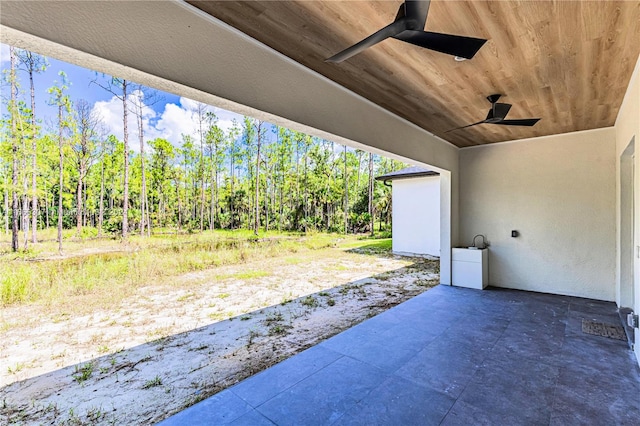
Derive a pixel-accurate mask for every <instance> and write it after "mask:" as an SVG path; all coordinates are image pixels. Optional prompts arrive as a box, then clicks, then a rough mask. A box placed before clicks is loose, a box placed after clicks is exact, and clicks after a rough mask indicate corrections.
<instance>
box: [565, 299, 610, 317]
mask: <svg viewBox="0 0 640 426" xmlns="http://www.w3.org/2000/svg"><path fill="white" fill-rule="evenodd" d="M569 311H571V312H580V313H583V314H600V315H606V314H609V315H616V314H617V313H618V307H617V306H616V304H615V303H613V302H605V301H602V300H593V299H581V298H577V297H573V298H570V299H569Z"/></svg>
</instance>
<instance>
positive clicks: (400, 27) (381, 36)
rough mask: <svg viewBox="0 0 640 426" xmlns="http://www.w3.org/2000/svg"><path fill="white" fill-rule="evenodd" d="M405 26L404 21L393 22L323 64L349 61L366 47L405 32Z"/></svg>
mask: <svg viewBox="0 0 640 426" xmlns="http://www.w3.org/2000/svg"><path fill="white" fill-rule="evenodd" d="M405 25H406V23H405V21H404V20H399V21H395V22H393V23H391V24H389V25H387V26H386V27H384V28H383V29H381V30H379V31H376V32H375V33H373V34H371V35H370V36H369V37H367V38H365V39H364V40H362V41H360V42H358V43H356V44H354V45H353V46H351V47H348V48H346V49H345V50H343V51H342V52H339V53H336V54H335V55H333V56H332V57H330V58H329V59H325V62H334V63H338V62H342V61H344V60H346V59H349V58H350V57H352V56H354V55H357V54H358V53H360V52H362V51H363V50H364V49H366V48H367V47H371V46H373V45H374V44H377V43H380V42H381V41H383V40H385V39H387V38H389V37H393V36H395V35H397V34H399V33H401V32H402V31H404V30H405Z"/></svg>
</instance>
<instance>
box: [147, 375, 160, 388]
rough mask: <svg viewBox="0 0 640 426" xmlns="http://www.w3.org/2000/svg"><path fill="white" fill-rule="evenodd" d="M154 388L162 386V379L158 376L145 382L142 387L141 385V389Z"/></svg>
mask: <svg viewBox="0 0 640 426" xmlns="http://www.w3.org/2000/svg"><path fill="white" fill-rule="evenodd" d="M156 386H162V379H161V378H160V376H158V375H156V377H154V378H153V379H150V380H147V381H146V382H145V383H144V385H142V389H150V388H154V387H156Z"/></svg>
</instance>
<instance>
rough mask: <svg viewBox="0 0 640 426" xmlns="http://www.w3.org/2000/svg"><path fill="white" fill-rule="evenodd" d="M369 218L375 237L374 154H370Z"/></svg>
mask: <svg viewBox="0 0 640 426" xmlns="http://www.w3.org/2000/svg"><path fill="white" fill-rule="evenodd" d="M369 216H370V217H371V219H370V220H371V236H373V235H374V233H375V229H374V228H373V226H374V219H373V153H372V152H370V153H369Z"/></svg>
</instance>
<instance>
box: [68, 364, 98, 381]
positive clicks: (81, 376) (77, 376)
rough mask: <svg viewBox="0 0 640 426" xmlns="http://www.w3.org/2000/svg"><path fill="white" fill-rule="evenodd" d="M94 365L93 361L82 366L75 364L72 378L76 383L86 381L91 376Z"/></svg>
mask: <svg viewBox="0 0 640 426" xmlns="http://www.w3.org/2000/svg"><path fill="white" fill-rule="evenodd" d="M93 369H94V365H93V362H88V363H86V364H84V365H82V366H80V365H77V366H76V368H75V372H74V374H73V376H72V377H73V380H75V381H76V382H78V383H83V382H86V381H87V380H89V379H90V378H91V375H92V374H93Z"/></svg>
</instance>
